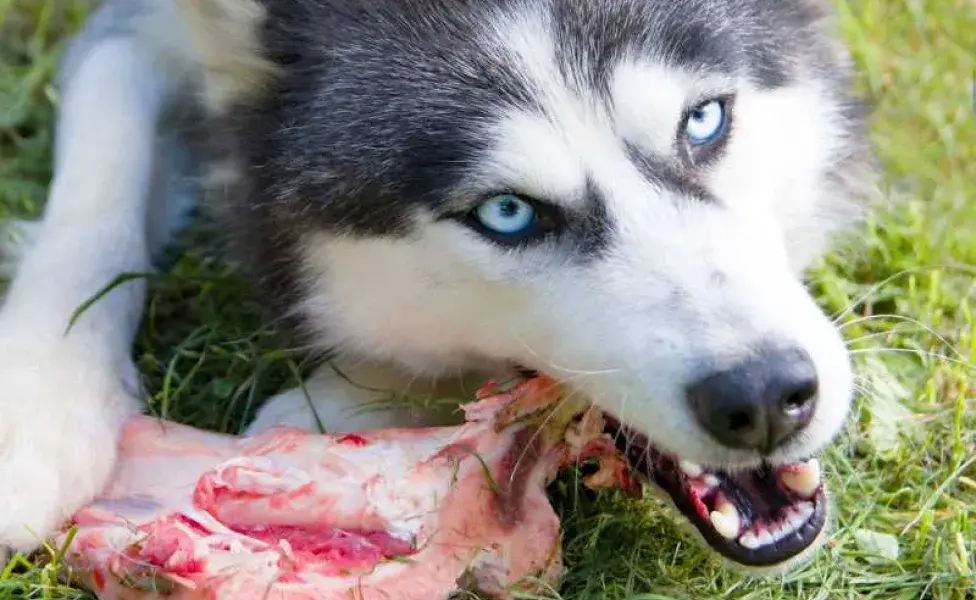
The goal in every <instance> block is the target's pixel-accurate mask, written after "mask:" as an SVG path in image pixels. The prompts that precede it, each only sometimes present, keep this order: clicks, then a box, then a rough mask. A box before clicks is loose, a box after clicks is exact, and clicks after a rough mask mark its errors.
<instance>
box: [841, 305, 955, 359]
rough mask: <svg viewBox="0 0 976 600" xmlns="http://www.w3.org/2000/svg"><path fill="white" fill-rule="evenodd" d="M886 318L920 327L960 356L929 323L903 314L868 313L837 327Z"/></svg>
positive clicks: (843, 327) (952, 345)
mask: <svg viewBox="0 0 976 600" xmlns="http://www.w3.org/2000/svg"><path fill="white" fill-rule="evenodd" d="M887 319H891V320H894V321H900V322H903V323H908V324H910V325H914V326H916V327H918V328H919V329H922V330H923V331H926V332H927V333H929V334H931V335H932V336H933V337H935V338H936V339H938V340H939V341H940V342H942V343H943V344H944V345H945V346H946V347H947V348H949V349H950V350H952V352H953V354H955V355H957V356H959V357H960V358H962V353H961V352H959V349H958V348H956V346H955V345H954V344H953V343H952V342H950V341H949V340H948V339H946V337H945V336H944V335H942V334H940V333H939V332H937V331H935V329H933V328H932V327H930V326H929V325H926V324H925V323H922V322H921V321H919V320H918V319H913V318H912V317H906V316H904V315H892V314H880V315H868V316H864V317H859V318H857V319H854V320H851V321H849V322H848V323H845V324H844V325H842V326H840V327H839V329H840V330H841V331H843V330H844V329H845V328H846V327H847V326H849V325H855V324H857V323H864V322H869V321H875V320H887Z"/></svg>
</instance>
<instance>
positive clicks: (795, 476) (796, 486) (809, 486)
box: [781, 459, 821, 498]
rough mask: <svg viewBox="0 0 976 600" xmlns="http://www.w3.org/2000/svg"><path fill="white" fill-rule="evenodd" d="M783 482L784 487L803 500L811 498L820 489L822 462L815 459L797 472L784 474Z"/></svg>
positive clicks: (782, 476)
mask: <svg viewBox="0 0 976 600" xmlns="http://www.w3.org/2000/svg"><path fill="white" fill-rule="evenodd" d="M781 480H782V482H783V485H785V486H786V487H788V488H789V489H791V490H793V491H794V492H796V493H797V494H799V495H800V496H802V497H803V498H811V497H813V495H814V493H816V491H817V488H819V487H820V480H821V473H820V461H818V460H817V459H813V460H810V461H809V462H807V463H804V464H801V465H800V466H799V467H798V468H797V469H796V470H794V471H787V472H785V473H783V474H782V475H781Z"/></svg>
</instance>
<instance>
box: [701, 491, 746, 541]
mask: <svg viewBox="0 0 976 600" xmlns="http://www.w3.org/2000/svg"><path fill="white" fill-rule="evenodd" d="M709 520H710V521H711V522H712V527H714V528H715V531H717V532H718V533H719V535H721V536H722V537H724V538H725V539H728V540H734V539H735V538H736V537H738V535H739V528H740V527H741V526H742V519H741V518H740V517H739V511H737V510H736V509H735V505H734V504H732V503H731V502H729V501H728V500H726V499H725V498H724V497H723V496H722V495H721V494H719V497H718V499H717V500H716V502H715V510H713V511H712V513H711V514H710V515H709Z"/></svg>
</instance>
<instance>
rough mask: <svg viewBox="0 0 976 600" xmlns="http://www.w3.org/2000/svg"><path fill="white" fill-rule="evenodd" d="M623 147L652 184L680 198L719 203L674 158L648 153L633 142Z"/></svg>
mask: <svg viewBox="0 0 976 600" xmlns="http://www.w3.org/2000/svg"><path fill="white" fill-rule="evenodd" d="M624 147H625V149H626V152H627V158H629V159H630V162H631V163H633V165H634V167H635V168H636V169H637V170H638V171H639V172H640V174H641V175H642V176H643V177H644V178H645V179H646V180H647V181H649V182H650V183H651V184H652V185H655V186H657V187H659V188H662V189H666V190H669V191H671V192H674V193H675V195H676V196H677V197H678V198H680V199H682V200H697V201H699V202H707V203H709V204H716V205H718V204H721V202H720V201H719V199H718V198H717V197H715V196H714V195H713V194H712V193H711V192H710V191H709V190H708V188H707V187H706V186H705V185H704V184H702V183H699V182H698V181H696V180H695V179H694V177H693V175H692V174H691V173H687V172H685V171H684V170H683V169H682V168H681V167H680V166H678V165H677V164H676V160H675V159H673V158H664V157H660V156H655V155H653V154H648V153H646V152H643V151H642V150H641V149H640V148H638V147H636V146H634V145H633V144H624Z"/></svg>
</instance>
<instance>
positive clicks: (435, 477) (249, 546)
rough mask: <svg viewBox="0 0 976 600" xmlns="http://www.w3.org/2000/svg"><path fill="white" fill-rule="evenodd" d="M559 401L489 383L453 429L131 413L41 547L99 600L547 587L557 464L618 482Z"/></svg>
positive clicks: (601, 440) (614, 463) (534, 385)
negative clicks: (592, 468) (327, 428)
mask: <svg viewBox="0 0 976 600" xmlns="http://www.w3.org/2000/svg"><path fill="white" fill-rule="evenodd" d="M561 398H562V396H561V392H560V389H559V387H558V386H556V385H555V384H554V383H553V382H551V381H550V380H548V379H546V378H543V377H536V378H532V379H528V380H525V381H522V382H520V383H518V384H516V385H515V386H513V387H512V388H510V389H508V390H503V389H502V388H500V387H497V386H494V385H489V386H486V388H484V389H482V390H481V391H480V392H479V394H478V397H477V401H476V402H473V403H471V404H468V405H466V406H464V407H463V408H464V411H465V414H466V422H465V423H464V424H462V425H458V426H455V427H443V428H427V429H388V430H377V431H370V432H368V433H362V434H353V435H341V436H330V435H320V434H311V433H307V432H303V431H299V430H296V429H290V428H277V429H273V430H269V431H267V432H264V433H262V434H259V435H256V436H254V437H250V438H244V437H232V436H226V435H221V434H216V433H210V432H205V431H201V430H197V429H192V428H189V427H186V426H182V425H178V424H174V423H170V422H162V421H159V420H157V419H153V418H150V417H136V418H133V419H132V420H131V421H129V422H128V423H127V425H126V427H125V430H124V433H123V437H122V441H121V444H120V458H119V464H118V466H117V468H116V472H115V474H114V476H113V479H112V481H111V482H110V484H109V485H108V487H107V489H106V490H105V492H104V494H103V495H102V496H101V497H99V498H98V499H97V500H96V501H95V502H93V503H92V504H91V505H89V506H88V507H86V508H84V509H82V510H80V511H79V512H78V513H76V514H75V516H74V518H73V520H72V521H71V523H70V524H69V525H71V527H70V528H69V527H67V526H66V529H65V531H64V532H63V533H62V534H61V536H60V537H59V538H58V539H57V540H56V543H58V544H64V543H65V542H66V541H68V537H67V536H68V535H69V534H70V533H73V534H74V538H73V540H70V545H69V550H68V553H67V555H66V561H67V563H68V565H69V566H70V567H71V568H72V572H73V573H74V574H75V576H76V577H78V578H80V579H81V581H82V582H83V584H84V585H86V586H87V587H88V588H89V589H91V590H93V591H95V593H96V594H98V596H99V597H100V598H102V599H103V600H116V599H118V600H137V599H138V600H150V599H154V598H168V599H170V600H191V599H192V600H197V599H199V600H204V599H206V600H225V599H226V600H250V599H254V600H304V599H307V600H312V599H315V600H331V599H336V600H338V599H340V598H341V599H342V600H374V599H376V600H379V599H383V600H439V599H441V598H447V597H449V596H450V595H451V593H452V592H454V591H456V590H457V589H459V587H461V588H464V589H468V590H471V591H475V592H476V593H479V594H482V595H486V596H491V597H498V598H508V597H510V595H511V593H512V592H513V590H515V589H519V587H520V586H522V589H525V588H531V586H532V582H533V581H535V582H536V583H538V582H539V581H542V582H548V583H553V582H555V581H556V580H558V578H559V577H560V576H561V573H562V559H561V554H560V523H559V520H558V518H557V516H556V514H555V512H554V511H553V509H552V506H551V505H550V503H549V500H548V498H547V497H546V494H545V486H546V485H547V484H548V483H549V482H550V481H551V480H552V478H553V477H555V476H556V474H557V473H558V471H559V469H561V468H562V467H564V466H566V465H568V464H572V463H574V462H575V461H579V460H585V459H591V458H596V459H598V460H599V463H600V466H601V468H600V471H599V472H597V473H596V474H595V475H592V476H591V477H590V478H589V479H588V480H587V483H588V484H589V485H591V487H604V486H614V485H616V486H622V487H625V488H627V487H631V486H633V485H635V484H634V482H633V480H631V479H630V476H629V474H628V473H629V471H628V468H627V466H626V463H625V462H624V461H623V460H622V458H621V457H620V456H619V455H618V454H617V452H616V450H615V449H614V446H613V442H612V440H611V439H610V438H609V436H607V435H606V434H604V433H603V421H602V416H601V414H600V413H599V411H596V410H595V409H593V408H587V407H585V406H578V405H577V406H570V405H569V404H570V403H569V402H561V401H560V399H561ZM72 530H73V532H72Z"/></svg>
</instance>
